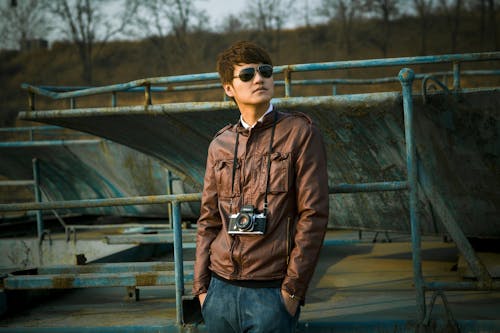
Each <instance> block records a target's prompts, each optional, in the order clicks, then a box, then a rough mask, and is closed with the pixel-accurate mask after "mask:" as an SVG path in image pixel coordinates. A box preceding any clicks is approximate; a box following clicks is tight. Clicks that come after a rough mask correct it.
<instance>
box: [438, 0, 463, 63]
mask: <svg viewBox="0 0 500 333" xmlns="http://www.w3.org/2000/svg"><path fill="white" fill-rule="evenodd" d="M462 3H463V0H439V9H440V10H441V11H442V13H443V14H444V15H445V17H446V22H447V24H448V26H449V27H450V37H451V52H452V53H455V52H456V51H457V43H458V32H459V29H460V16H461V13H462Z"/></svg>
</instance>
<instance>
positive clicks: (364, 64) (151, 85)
mask: <svg viewBox="0 0 500 333" xmlns="http://www.w3.org/2000/svg"><path fill="white" fill-rule="evenodd" d="M499 59H500V52H484V53H469V54H449V55H436V56H420V57H402V58H385V59H371V60H351V61H336V62H324V63H311V64H295V65H282V66H275V67H274V73H275V74H283V76H284V80H283V81H279V80H277V81H276V84H277V85H280V86H281V85H283V86H284V87H285V97H292V86H294V85H332V86H333V95H336V94H337V85H339V84H343V85H354V84H358V85H359V84H378V83H390V82H397V81H398V78H397V77H394V76H393V77H385V78H374V79H350V78H347V79H340V78H336V79H335V78H334V79H321V80H293V79H292V74H293V73H301V72H313V71H332V70H343V69H354V68H357V69H366V68H379V67H392V66H408V65H424V64H443V63H452V67H453V68H452V70H451V71H438V72H433V73H430V74H431V75H434V76H452V77H453V84H452V85H453V90H454V91H459V90H460V88H461V87H460V79H461V76H463V75H493V76H498V75H500V71H499V70H467V71H463V70H461V64H462V63H467V62H478V61H491V60H499ZM426 75H429V73H428V74H416V75H415V74H414V77H413V79H414V80H415V79H424V78H425V76H426ZM215 80H216V81H218V80H219V75H218V74H217V73H203V74H189V75H177V76H163V77H153V78H146V79H140V80H134V81H130V82H127V83H121V84H113V85H108V86H103V87H75V88H77V89H78V90H74V89H73V88H71V87H54V86H34V85H30V84H27V83H23V84H21V88H22V89H24V90H27V91H28V93H29V108H30V110H35V95H40V96H45V97H49V98H51V99H55V100H60V99H69V100H70V102H71V108H72V109H73V108H75V105H76V102H75V101H76V98H79V97H84V96H91V95H98V94H106V93H111V95H112V99H111V107H116V106H117V96H116V94H117V93H118V92H143V93H144V104H145V105H152V97H151V96H152V92H167V91H177V92H179V91H190V90H207V89H216V88H220V87H221V85H220V83H206V84H191V85H185V86H180V85H179V84H183V83H193V82H200V81H201V82H204V81H215ZM158 85H166V86H165V87H162V86H158ZM79 88H81V89H79Z"/></svg>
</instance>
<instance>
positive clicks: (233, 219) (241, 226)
mask: <svg viewBox="0 0 500 333" xmlns="http://www.w3.org/2000/svg"><path fill="white" fill-rule="evenodd" d="M266 222H267V216H266V214H264V213H259V212H258V211H257V210H256V209H255V208H254V206H253V205H247V206H243V207H242V208H241V210H240V212H239V213H236V214H231V215H229V228H228V233H229V234H231V235H241V234H246V235H263V234H264V232H265V231H266Z"/></svg>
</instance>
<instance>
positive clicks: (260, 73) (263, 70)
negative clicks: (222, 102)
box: [224, 64, 274, 107]
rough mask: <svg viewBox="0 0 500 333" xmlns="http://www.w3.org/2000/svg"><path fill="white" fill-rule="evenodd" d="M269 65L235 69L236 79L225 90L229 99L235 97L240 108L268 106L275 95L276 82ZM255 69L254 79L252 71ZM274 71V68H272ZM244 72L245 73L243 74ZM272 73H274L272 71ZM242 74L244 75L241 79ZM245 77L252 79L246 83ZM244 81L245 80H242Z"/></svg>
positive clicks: (238, 66) (246, 65) (240, 66)
mask: <svg viewBox="0 0 500 333" xmlns="http://www.w3.org/2000/svg"><path fill="white" fill-rule="evenodd" d="M267 66H269V65H263V64H239V65H236V66H235V67H234V75H233V76H234V78H233V81H232V83H231V84H229V83H226V84H224V90H225V91H226V94H227V95H228V96H229V97H233V98H234V99H235V101H236V103H237V104H238V106H239V107H242V106H245V105H256V106H257V105H267V104H269V102H270V101H271V98H272V97H273V94H274V80H273V77H272V75H271V76H270V77H268V78H266V77H265V76H268V75H269V67H267ZM251 68H253V73H254V75H253V77H251V76H252V75H251V74H252V70H251ZM271 69H272V67H271ZM242 71H243V72H242ZM271 73H272V71H271ZM240 74H245V75H242V77H241V78H240ZM245 76H247V78H248V77H251V79H250V80H248V81H244V80H245V79H246V78H245ZM242 79H243V80H242Z"/></svg>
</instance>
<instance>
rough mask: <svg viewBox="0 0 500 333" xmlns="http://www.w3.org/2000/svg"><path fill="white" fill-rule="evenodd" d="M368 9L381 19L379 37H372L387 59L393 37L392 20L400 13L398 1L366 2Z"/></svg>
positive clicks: (378, 0) (372, 40)
mask: <svg viewBox="0 0 500 333" xmlns="http://www.w3.org/2000/svg"><path fill="white" fill-rule="evenodd" d="M365 6H366V9H367V10H368V11H370V12H372V13H373V14H374V15H375V16H376V17H378V18H379V19H380V23H381V29H380V30H379V31H378V33H379V35H378V36H374V35H372V37H371V39H370V40H371V42H372V43H373V44H374V45H376V46H377V47H378V48H380V50H381V51H382V54H383V56H384V57H387V53H388V50H389V44H390V40H391V37H392V36H391V35H392V20H393V19H394V17H395V16H396V15H397V14H398V13H399V1H398V0H365Z"/></svg>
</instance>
